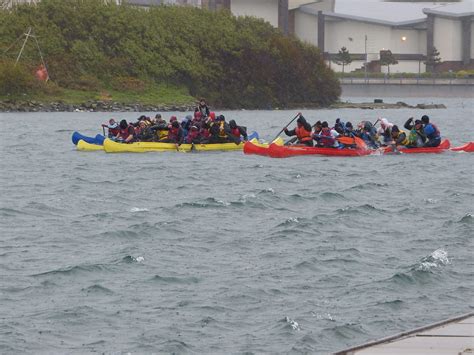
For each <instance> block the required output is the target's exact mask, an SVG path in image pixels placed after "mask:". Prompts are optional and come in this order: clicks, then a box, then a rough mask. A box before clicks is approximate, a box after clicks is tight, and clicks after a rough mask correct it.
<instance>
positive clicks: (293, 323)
mask: <svg viewBox="0 0 474 355" xmlns="http://www.w3.org/2000/svg"><path fill="white" fill-rule="evenodd" d="M285 322H286V323H288V324H289V325H290V326H291V328H293V330H296V331H300V330H301V328H300V325H299V324H298V322H297V321H295V320H293V319H291V318H289V317H285Z"/></svg>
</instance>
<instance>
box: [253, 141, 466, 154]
mask: <svg viewBox="0 0 474 355" xmlns="http://www.w3.org/2000/svg"><path fill="white" fill-rule="evenodd" d="M472 145H473V146H472V147H471V146H469V147H468V145H467V144H466V145H464V146H463V149H462V150H464V149H471V148H474V144H472ZM450 146H451V143H450V142H449V140H447V139H445V140H443V141H442V142H441V144H440V145H439V146H437V147H426V148H399V149H398V150H397V152H395V153H399V152H400V153H404V154H416V153H425V154H426V153H443V152H445V151H446V150H448V149H449V148H450ZM454 149H457V148H453V150H454ZM459 150H461V149H459ZM468 151H469V150H468ZM244 153H245V154H257V155H263V156H270V157H272V158H288V157H293V156H298V155H324V156H339V157H357V156H365V155H370V154H391V153H393V151H392V148H391V147H383V148H380V149H376V150H374V149H360V148H356V149H350V148H343V149H339V148H323V147H307V146H302V145H289V146H286V145H281V144H280V143H272V144H270V145H267V144H260V143H256V142H250V141H249V142H246V143H245V145H244Z"/></svg>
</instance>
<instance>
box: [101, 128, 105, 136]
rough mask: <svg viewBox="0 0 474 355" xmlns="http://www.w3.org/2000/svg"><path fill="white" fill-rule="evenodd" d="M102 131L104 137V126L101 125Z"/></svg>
mask: <svg viewBox="0 0 474 355" xmlns="http://www.w3.org/2000/svg"><path fill="white" fill-rule="evenodd" d="M102 133H103V134H104V137H105V127H104V126H102Z"/></svg>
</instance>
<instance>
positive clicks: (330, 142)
mask: <svg viewBox="0 0 474 355" xmlns="http://www.w3.org/2000/svg"><path fill="white" fill-rule="evenodd" d="M335 141H336V140H335V138H334V137H333V136H332V134H331V131H324V130H321V138H320V139H319V142H320V143H321V144H322V145H323V146H324V147H332V146H334V143H335Z"/></svg>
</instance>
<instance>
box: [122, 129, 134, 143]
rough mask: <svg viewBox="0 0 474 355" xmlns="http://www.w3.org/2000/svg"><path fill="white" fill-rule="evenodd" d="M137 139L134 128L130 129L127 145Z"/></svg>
mask: <svg viewBox="0 0 474 355" xmlns="http://www.w3.org/2000/svg"><path fill="white" fill-rule="evenodd" d="M133 138H135V130H134V129H133V127H128V137H127V138H126V139H125V141H124V142H125V143H130V142H131V141H132V140H133Z"/></svg>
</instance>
